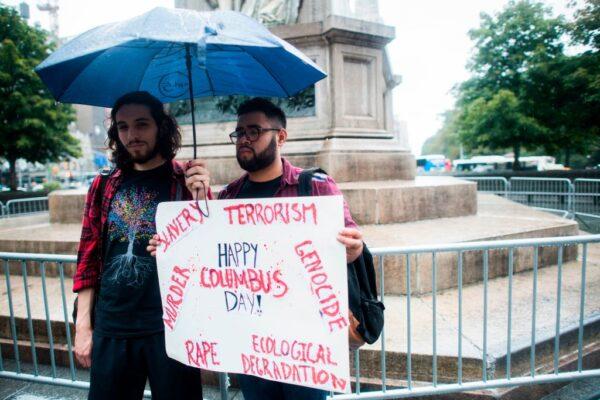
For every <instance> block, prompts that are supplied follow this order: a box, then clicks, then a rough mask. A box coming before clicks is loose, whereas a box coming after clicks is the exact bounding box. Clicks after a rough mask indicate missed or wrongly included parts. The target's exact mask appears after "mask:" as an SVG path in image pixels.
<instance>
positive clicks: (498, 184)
mask: <svg viewBox="0 0 600 400" xmlns="http://www.w3.org/2000/svg"><path fill="white" fill-rule="evenodd" d="M461 179H466V180H469V181H473V182H477V190H478V191H480V192H486V193H493V194H497V195H500V196H503V197H506V198H508V199H510V200H512V201H516V202H518V203H521V204H525V205H528V206H531V207H535V208H540V209H543V210H548V211H553V212H558V213H559V214H561V215H564V216H568V217H571V218H573V217H577V216H581V217H584V218H592V219H600V179H582V178H577V179H575V180H573V182H571V181H570V180H569V179H566V178H520V177H513V178H510V180H507V179H506V178H504V177H464V178H461Z"/></svg>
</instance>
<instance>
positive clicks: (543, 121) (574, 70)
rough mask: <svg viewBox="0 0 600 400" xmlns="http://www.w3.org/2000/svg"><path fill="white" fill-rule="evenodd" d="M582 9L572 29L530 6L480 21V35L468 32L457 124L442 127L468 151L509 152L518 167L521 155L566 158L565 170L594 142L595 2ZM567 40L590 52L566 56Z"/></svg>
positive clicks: (598, 79)
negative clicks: (539, 152) (471, 47)
mask: <svg viewBox="0 0 600 400" xmlns="http://www.w3.org/2000/svg"><path fill="white" fill-rule="evenodd" d="M577 1H578V0H574V1H573V2H572V5H573V4H575V3H577ZM583 2H584V3H585V6H584V7H583V8H581V9H579V10H578V11H577V12H576V13H575V16H576V21H575V22H574V23H566V22H565V20H564V18H563V17H558V18H554V17H552V15H551V10H550V9H549V8H547V7H546V6H544V5H543V4H542V3H536V2H532V1H531V0H520V1H514V0H513V1H510V2H509V3H508V5H507V6H506V7H505V8H504V9H503V10H502V11H501V12H499V13H497V14H495V15H493V16H490V15H488V14H485V13H483V14H481V23H480V26H479V28H477V29H473V30H471V31H470V32H469V35H470V37H471V39H472V40H473V42H474V44H475V52H474V54H473V56H472V58H471V60H470V62H469V64H468V67H469V69H470V70H471V72H472V76H471V78H470V79H468V80H467V81H465V82H463V83H462V84H460V85H459V86H458V89H457V92H458V101H457V106H456V107H457V109H456V110H455V113H456V114H457V115H458V118H457V119H456V121H454V122H452V124H448V129H453V130H454V131H455V132H456V134H457V135H458V137H459V138H460V141H461V142H462V143H463V144H464V145H465V147H466V148H467V149H471V150H473V151H477V152H482V151H486V150H487V151H498V150H500V151H502V150H509V149H510V150H512V151H513V152H514V154H515V158H516V159H517V160H516V161H515V163H514V164H513V167H514V168H518V167H519V163H518V156H519V154H521V152H522V150H523V149H529V150H535V149H536V148H540V149H544V150H545V151H547V152H550V153H551V154H555V155H556V154H557V153H560V152H564V153H565V160H566V162H567V164H568V162H569V155H570V154H571V153H581V152H588V151H590V148H591V147H592V146H594V143H598V138H599V137H600V136H599V134H600V133H599V117H598V114H600V113H598V111H597V110H598V109H599V106H600V103H599V100H600V59H599V57H598V51H597V50H598V47H597V41H598V38H599V25H598V21H600V18H599V17H598V13H599V11H600V2H599V1H598V0H583ZM567 34H569V35H571V38H572V40H573V41H578V43H580V44H584V45H587V46H591V47H592V50H590V51H588V52H586V53H582V54H578V55H575V56H566V55H565V53H564V44H563V43H564V42H565V40H564V39H565V35H567ZM594 47H595V48H594Z"/></svg>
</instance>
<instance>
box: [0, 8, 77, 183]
mask: <svg viewBox="0 0 600 400" xmlns="http://www.w3.org/2000/svg"><path fill="white" fill-rule="evenodd" d="M52 48H53V46H52V44H50V43H49V42H48V41H47V37H46V34H45V32H44V31H42V30H40V29H37V28H32V27H30V26H28V25H27V23H26V22H25V21H24V20H23V19H21V17H20V16H19V14H18V13H17V12H16V10H14V9H12V8H9V7H4V6H0V121H1V122H2V123H1V124H0V157H3V158H5V159H6V160H7V161H8V162H9V165H10V176H11V179H10V187H11V190H15V189H16V186H17V182H16V161H17V159H19V158H23V159H26V160H28V161H30V162H34V161H38V162H48V161H56V160H59V159H61V158H65V157H68V156H79V154H80V150H79V143H78V141H77V140H76V139H75V138H74V137H72V136H71V135H70V134H69V132H68V130H67V126H68V125H69V123H70V122H72V121H73V120H74V112H73V109H72V108H71V107H70V106H68V105H65V104H57V103H56V102H55V101H54V99H53V98H52V95H51V94H50V92H49V91H48V90H47V89H46V87H45V86H44V84H43V83H42V81H41V80H40V78H39V77H38V76H37V75H36V74H35V72H34V68H35V66H37V65H38V64H39V63H40V62H41V61H42V60H43V59H44V58H46V57H47V56H48V54H49V53H50V51H51V50H52Z"/></svg>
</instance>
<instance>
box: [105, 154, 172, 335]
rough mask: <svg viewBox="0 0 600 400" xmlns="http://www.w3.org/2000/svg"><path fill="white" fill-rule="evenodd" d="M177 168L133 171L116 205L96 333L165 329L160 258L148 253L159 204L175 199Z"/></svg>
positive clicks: (120, 189)
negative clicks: (173, 181)
mask: <svg viewBox="0 0 600 400" xmlns="http://www.w3.org/2000/svg"><path fill="white" fill-rule="evenodd" d="M171 175H172V167H171V164H170V163H168V162H167V163H165V164H163V165H161V166H160V167H157V168H154V169H152V170H148V171H135V170H133V171H128V172H127V173H125V174H124V176H123V181H122V182H121V184H120V185H119V187H118V189H117V191H116V193H115V195H114V197H113V199H112V201H111V204H110V210H109V212H108V219H107V221H106V226H105V231H106V232H105V237H104V268H103V271H102V280H101V283H100V293H99V296H98V302H97V304H96V317H95V327H94V329H95V331H96V333H97V334H100V335H106V336H111V337H132V336H142V335H147V334H152V333H156V332H160V331H162V330H163V329H164V328H163V322H162V305H161V298H160V289H159V285H158V275H157V272H156V259H155V258H154V257H152V256H151V255H150V254H149V253H148V252H147V251H146V246H147V245H148V240H149V239H150V238H151V237H152V235H154V234H155V233H156V224H155V215H156V207H157V206H158V203H160V202H163V201H168V200H170V190H171V178H170V177H171Z"/></svg>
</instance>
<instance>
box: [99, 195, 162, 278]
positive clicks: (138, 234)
mask: <svg viewBox="0 0 600 400" xmlns="http://www.w3.org/2000/svg"><path fill="white" fill-rule="evenodd" d="M156 197H157V195H156V193H154V192H151V191H147V190H146V189H145V188H141V189H140V188H136V187H133V186H132V187H129V188H128V189H126V190H123V191H119V192H117V194H116V195H115V197H114V199H113V201H112V210H111V213H110V214H109V218H108V226H109V228H108V233H109V237H110V238H111V240H119V241H121V242H127V243H128V244H127V252H126V253H124V254H120V255H118V256H115V257H112V258H111V259H110V260H109V261H108V263H107V265H106V268H105V269H106V271H108V272H109V274H110V275H109V276H108V279H110V280H111V281H113V282H118V283H125V284H127V285H129V286H134V287H139V286H141V285H142V284H143V282H144V281H145V279H146V277H147V276H148V274H149V273H150V272H151V271H152V265H153V264H152V257H150V256H149V255H143V256H140V255H136V254H133V246H134V244H135V241H136V240H138V241H140V240H148V239H150V237H151V236H152V234H153V233H154V230H155V228H154V213H155V211H156V205H157V203H158V202H157V201H156Z"/></svg>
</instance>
